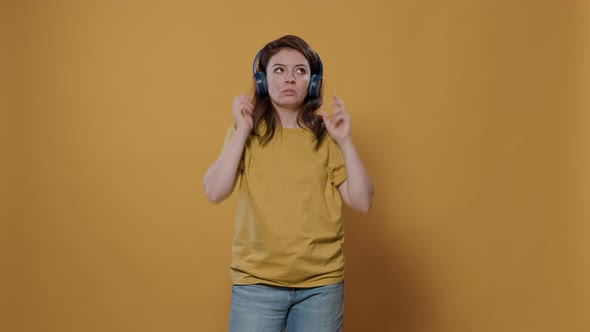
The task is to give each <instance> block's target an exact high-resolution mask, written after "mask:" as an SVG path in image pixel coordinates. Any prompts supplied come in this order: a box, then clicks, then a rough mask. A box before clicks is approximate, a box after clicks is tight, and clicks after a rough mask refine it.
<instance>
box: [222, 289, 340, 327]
mask: <svg viewBox="0 0 590 332" xmlns="http://www.w3.org/2000/svg"><path fill="white" fill-rule="evenodd" d="M343 318H344V282H340V283H337V284H333V285H327V286H320V287H313V288H288V287H276V286H269V285H261V284H255V285H234V286H233V288H232V303H231V314H230V323H229V331H230V332H282V331H283V330H284V329H285V328H286V331H287V332H339V331H341V330H342V322H343Z"/></svg>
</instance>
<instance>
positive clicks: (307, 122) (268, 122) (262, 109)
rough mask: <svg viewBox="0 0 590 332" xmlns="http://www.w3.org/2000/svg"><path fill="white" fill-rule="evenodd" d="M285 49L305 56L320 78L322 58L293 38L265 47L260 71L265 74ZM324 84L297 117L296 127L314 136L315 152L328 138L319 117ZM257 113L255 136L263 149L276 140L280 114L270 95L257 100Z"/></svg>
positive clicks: (259, 61) (306, 99) (303, 42)
mask: <svg viewBox="0 0 590 332" xmlns="http://www.w3.org/2000/svg"><path fill="white" fill-rule="evenodd" d="M284 48H291V49H294V50H296V51H299V52H300V53H301V54H303V55H304V56H305V57H306V58H307V61H308V62H309V66H310V70H311V74H316V75H317V74H319V72H320V58H319V56H318V55H317V53H316V52H315V51H314V50H313V49H312V48H311V47H310V46H309V45H308V44H307V43H306V42H305V41H304V40H303V39H301V38H299V37H297V36H293V35H287V36H283V37H281V38H279V39H277V40H273V41H271V42H269V43H268V44H266V46H264V47H263V48H262V50H261V51H260V56H259V57H258V64H257V68H256V70H257V71H262V72H264V73H266V66H267V65H268V61H269V60H270V58H271V57H273V56H274V55H275V54H277V53H278V52H279V51H280V50H282V49H284ZM322 80H323V79H322ZM323 92H324V91H323V84H322V83H320V91H319V93H318V96H317V97H310V96H309V93H308V95H307V96H306V97H305V99H304V100H303V104H302V105H301V109H300V111H299V113H298V114H297V124H298V125H299V126H300V127H303V128H308V129H309V130H311V131H312V132H313V133H314V137H315V139H314V140H315V146H314V150H317V149H319V147H320V146H321V144H322V141H323V140H324V138H325V136H326V133H327V132H326V127H325V125H324V121H323V120H322V117H321V116H320V115H319V114H317V110H318V109H319V108H320V107H321V106H322V103H323V95H324V93H323ZM253 103H254V113H253V116H252V119H253V124H254V128H253V131H252V133H253V135H255V136H257V137H258V138H259V139H260V143H261V144H262V145H266V144H268V142H270V140H271V139H272V138H273V137H274V135H275V132H276V128H277V124H280V123H281V119H280V118H279V115H278V113H277V112H276V110H275V108H274V106H273V105H272V103H271V100H270V96H269V95H268V94H264V95H258V94H256V95H255V96H254V101H253ZM261 124H264V125H265V126H263V127H264V132H263V133H261V132H260V130H261V126H260V125H261Z"/></svg>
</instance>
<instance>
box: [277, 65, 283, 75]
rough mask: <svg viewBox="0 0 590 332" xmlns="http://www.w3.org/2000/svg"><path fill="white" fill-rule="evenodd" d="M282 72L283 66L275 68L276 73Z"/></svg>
mask: <svg viewBox="0 0 590 332" xmlns="http://www.w3.org/2000/svg"><path fill="white" fill-rule="evenodd" d="M282 72H283V68H280V67H279V68H275V73H278V74H280V73H282Z"/></svg>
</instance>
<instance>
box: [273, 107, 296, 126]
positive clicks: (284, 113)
mask: <svg viewBox="0 0 590 332" xmlns="http://www.w3.org/2000/svg"><path fill="white" fill-rule="evenodd" d="M275 109H276V111H277V114H278V115H279V118H280V119H281V126H282V127H283V128H301V126H299V124H298V123H297V116H298V114H299V111H298V110H288V109H283V108H279V107H275Z"/></svg>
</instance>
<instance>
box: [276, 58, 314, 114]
mask: <svg viewBox="0 0 590 332" xmlns="http://www.w3.org/2000/svg"><path fill="white" fill-rule="evenodd" d="M310 76H311V70H310V67H309V62H308V61H307V58H305V56H304V55H303V54H302V53H300V52H299V51H296V50H294V49H291V48H283V49H282V50H280V51H279V52H278V53H277V54H275V55H274V56H272V57H271V58H270V60H269V61H268V65H267V67H266V82H267V86H268V94H269V95H270V99H271V101H272V103H273V105H274V106H275V108H277V109H279V108H282V109H286V110H295V111H299V109H300V107H301V105H302V104H303V100H304V99H305V97H306V96H307V91H308V88H309V79H310Z"/></svg>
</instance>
